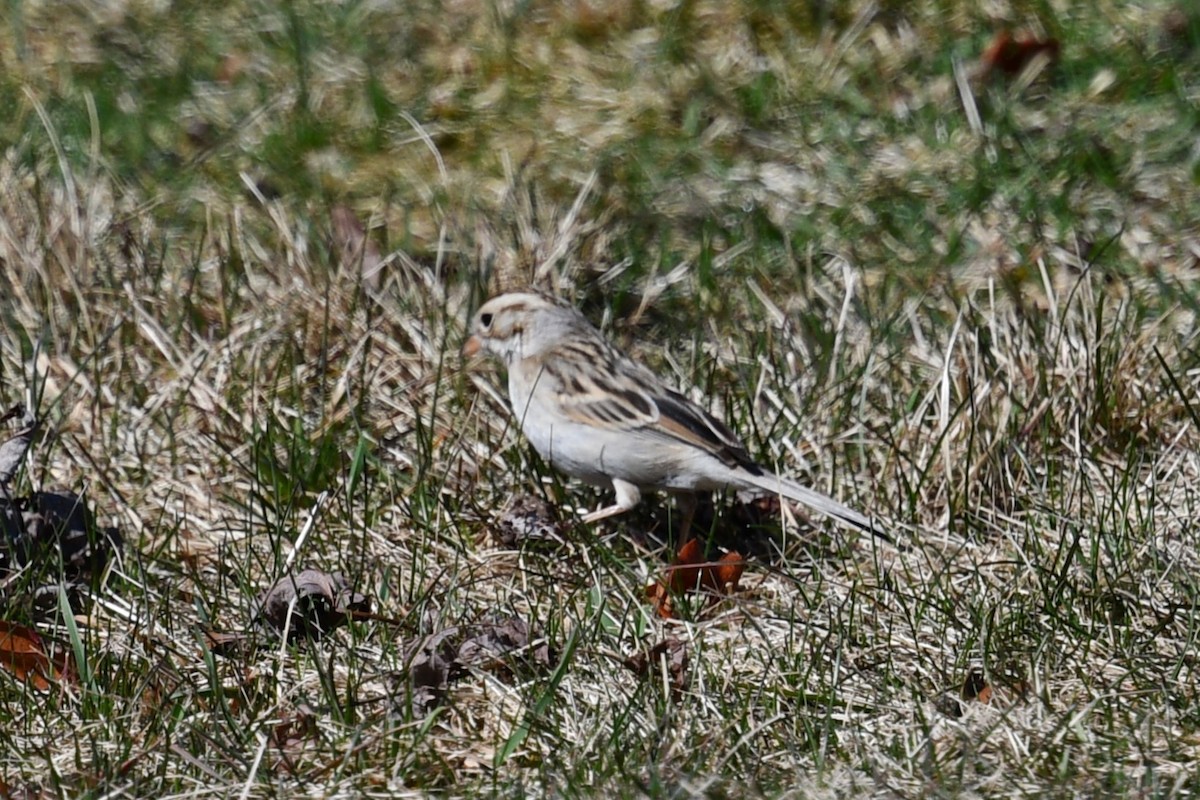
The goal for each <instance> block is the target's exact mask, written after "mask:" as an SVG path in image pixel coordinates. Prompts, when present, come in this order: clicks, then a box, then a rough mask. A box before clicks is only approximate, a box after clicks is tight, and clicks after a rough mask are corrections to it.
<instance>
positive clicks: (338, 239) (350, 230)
mask: <svg viewBox="0 0 1200 800" xmlns="http://www.w3.org/2000/svg"><path fill="white" fill-rule="evenodd" d="M329 220H330V222H331V223H332V226H333V243H334V245H335V246H336V247H337V249H338V252H339V254H340V255H341V266H342V269H343V270H345V271H346V272H347V273H348V274H353V273H354V272H355V271H357V272H359V274H361V275H362V279H363V283H364V284H365V285H367V286H369V287H371V288H372V289H378V288H379V283H380V280H381V278H382V277H383V256H382V255H381V254H380V252H379V245H377V244H375V240H373V239H372V238H371V237H370V236H368V235H367V229H366V227H365V226H364V225H363V224H362V221H361V220H359V218H358V215H357V214H355V213H354V210H353V209H352V208H350V207H349V206H346V205H337V206H334V207H333V209H332V210H331V211H330V212H329Z"/></svg>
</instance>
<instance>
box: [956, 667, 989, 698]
mask: <svg viewBox="0 0 1200 800" xmlns="http://www.w3.org/2000/svg"><path fill="white" fill-rule="evenodd" d="M960 694H961V696H962V699H963V700H965V701H967V702H971V701H972V700H977V701H979V702H980V703H983V704H984V705H987V703H988V702H989V701H990V700H991V699H992V687H991V685H990V684H989V683H988V682H987V678H985V677H984V674H983V670H982V669H980V668H978V667H975V668H974V669H972V670H971V671H970V672H968V673H967V679H966V680H965V681H963V687H962V692H961V693H960Z"/></svg>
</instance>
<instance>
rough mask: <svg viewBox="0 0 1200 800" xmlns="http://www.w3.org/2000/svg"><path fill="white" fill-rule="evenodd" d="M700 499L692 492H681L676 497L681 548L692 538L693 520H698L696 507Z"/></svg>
mask: <svg viewBox="0 0 1200 800" xmlns="http://www.w3.org/2000/svg"><path fill="white" fill-rule="evenodd" d="M699 502H700V501H699V499H697V497H696V495H694V494H692V493H691V492H681V493H680V494H677V495H675V505H676V506H678V507H679V546H680V547H683V546H684V545H685V544H687V543H688V542H689V541H690V540H691V538H692V520H694V519H695V518H696V506H697V505H698V504H699Z"/></svg>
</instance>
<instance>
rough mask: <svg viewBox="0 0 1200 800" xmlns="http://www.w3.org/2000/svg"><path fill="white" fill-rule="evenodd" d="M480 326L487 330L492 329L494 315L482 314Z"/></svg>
mask: <svg viewBox="0 0 1200 800" xmlns="http://www.w3.org/2000/svg"><path fill="white" fill-rule="evenodd" d="M479 324H480V325H482V326H483V327H485V328H490V327H492V315H491V314H480V315H479Z"/></svg>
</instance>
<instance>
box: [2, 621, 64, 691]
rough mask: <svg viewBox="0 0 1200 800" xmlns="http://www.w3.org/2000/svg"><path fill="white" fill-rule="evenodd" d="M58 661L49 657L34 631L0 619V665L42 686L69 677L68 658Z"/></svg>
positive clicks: (40, 687) (36, 685) (40, 638)
mask: <svg viewBox="0 0 1200 800" xmlns="http://www.w3.org/2000/svg"><path fill="white" fill-rule="evenodd" d="M60 662H61V663H60V664H55V662H54V660H53V659H51V657H50V655H49V654H48V653H47V652H46V648H45V646H44V644H43V643H42V637H41V636H39V635H38V633H37V631H35V630H33V629H31V628H27V627H25V626H24V625H17V624H15V623H12V622H5V621H3V620H0V667H2V668H4V669H6V670H8V671H9V672H11V673H12V674H13V675H15V676H16V677H18V678H20V679H21V680H23V681H25V682H26V683H29V684H32V685H33V686H34V688H36V689H41V690H45V689H49V688H50V685H51V683H57V682H59V681H62V680H66V681H70V680H71V678H72V673H71V671H70V669H69V667H70V662H69V661H67V660H66V658H65V657H64V658H61V659H60Z"/></svg>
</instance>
